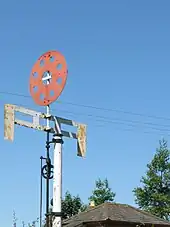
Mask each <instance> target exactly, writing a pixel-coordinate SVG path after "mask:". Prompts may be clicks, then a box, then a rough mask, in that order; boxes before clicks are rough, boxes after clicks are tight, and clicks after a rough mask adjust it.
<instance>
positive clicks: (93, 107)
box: [0, 91, 170, 121]
mask: <svg viewBox="0 0 170 227" xmlns="http://www.w3.org/2000/svg"><path fill="white" fill-rule="evenodd" d="M0 94H5V95H12V96H19V97H24V98H31V97H30V96H28V95H24V94H19V93H12V92H5V91H0ZM57 103H59V104H66V105H72V106H78V107H83V108H91V109H96V110H104V111H108V112H117V113H123V114H128V115H134V116H140V117H148V118H153V119H159V120H166V121H170V118H166V117H162V116H156V115H147V114H141V113H134V112H131V111H124V110H118V109H111V108H104V107H97V106H93V105H84V104H78V103H72V102H65V101H57Z"/></svg>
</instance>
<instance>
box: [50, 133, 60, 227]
mask: <svg viewBox="0 0 170 227" xmlns="http://www.w3.org/2000/svg"><path fill="white" fill-rule="evenodd" d="M54 142H55V143H54V169H53V213H54V214H56V216H55V215H54V220H53V225H52V226H53V227H61V226H62V223H61V200H62V138H61V136H60V135H57V134H56V135H55V138H54Z"/></svg>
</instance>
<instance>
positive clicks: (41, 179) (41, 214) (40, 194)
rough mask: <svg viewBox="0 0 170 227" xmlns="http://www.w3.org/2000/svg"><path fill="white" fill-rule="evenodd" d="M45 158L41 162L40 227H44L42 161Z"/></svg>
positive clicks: (41, 158)
mask: <svg viewBox="0 0 170 227" xmlns="http://www.w3.org/2000/svg"><path fill="white" fill-rule="evenodd" d="M43 159H44V158H43V157H42V156H41V157H40V160H41V164H40V165H41V167H40V168H41V172H40V227H42V180H43V176H42V160H43Z"/></svg>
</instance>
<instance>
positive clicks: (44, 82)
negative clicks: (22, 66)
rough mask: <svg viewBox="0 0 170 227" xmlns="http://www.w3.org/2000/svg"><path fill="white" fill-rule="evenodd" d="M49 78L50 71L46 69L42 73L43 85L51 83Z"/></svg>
mask: <svg viewBox="0 0 170 227" xmlns="http://www.w3.org/2000/svg"><path fill="white" fill-rule="evenodd" d="M51 79H52V74H51V73H50V71H46V72H44V73H43V75H42V81H43V84H44V85H48V84H49V83H51Z"/></svg>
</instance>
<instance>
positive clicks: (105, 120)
mask: <svg viewBox="0 0 170 227" xmlns="http://www.w3.org/2000/svg"><path fill="white" fill-rule="evenodd" d="M0 93H1V94H2V93H3V94H7V95H14V96H20V97H24V98H31V97H30V96H27V95H22V94H18V93H10V92H0ZM52 110H53V111H54V110H56V111H61V112H65V113H71V114H73V115H76V116H79V115H84V116H87V117H90V118H95V119H94V121H96V122H102V123H111V124H116V125H126V126H129V127H136V125H134V124H144V125H148V126H158V127H165V128H167V127H170V125H162V124H156V123H152V122H142V121H135V120H124V119H120V118H109V117H104V116H99V115H93V114H84V113H77V112H72V111H67V110H61V109H55V108H52ZM96 118H98V119H96ZM117 121H119V122H117ZM131 123H132V124H131ZM148 126H147V128H149V129H151V130H156V131H161V132H170V130H169V129H162V128H155V127H148Z"/></svg>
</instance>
